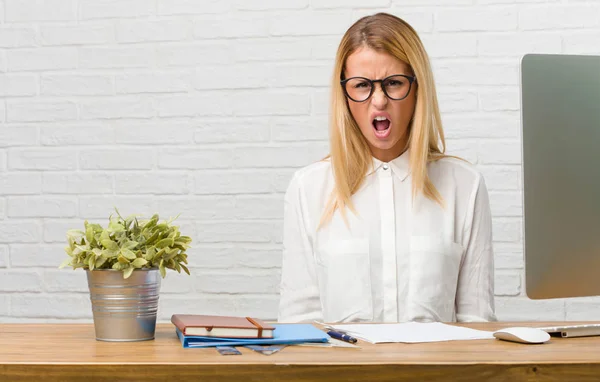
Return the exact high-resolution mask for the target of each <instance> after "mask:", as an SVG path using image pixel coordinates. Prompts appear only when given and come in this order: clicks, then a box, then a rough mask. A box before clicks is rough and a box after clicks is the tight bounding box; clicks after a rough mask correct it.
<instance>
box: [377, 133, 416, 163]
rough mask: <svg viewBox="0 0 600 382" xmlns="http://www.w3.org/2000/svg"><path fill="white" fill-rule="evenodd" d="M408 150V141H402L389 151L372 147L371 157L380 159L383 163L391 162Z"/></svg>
mask: <svg viewBox="0 0 600 382" xmlns="http://www.w3.org/2000/svg"><path fill="white" fill-rule="evenodd" d="M407 149H408V142H407V140H406V139H401V140H399V141H398V143H396V144H395V145H394V147H392V148H389V149H380V148H378V147H371V155H373V157H375V158H377V159H379V160H380V161H382V162H391V161H393V160H394V159H396V158H398V157H399V156H400V155H402V154H403V153H404V152H405V151H406V150H407Z"/></svg>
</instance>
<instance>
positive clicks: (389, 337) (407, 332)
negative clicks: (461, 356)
mask: <svg viewBox="0 0 600 382" xmlns="http://www.w3.org/2000/svg"><path fill="white" fill-rule="evenodd" d="M328 326H329V327H332V328H334V329H337V330H340V331H344V332H347V333H348V334H351V335H353V336H354V337H356V338H359V339H361V340H364V341H367V342H370V343H373V344H376V343H383V342H407V343H418V342H440V341H455V340H481V339H493V338H494V336H493V333H494V332H488V331H485V330H477V329H471V328H465V327H459V326H454V325H448V324H443V323H441V322H406V323H398V324H338V325H328Z"/></svg>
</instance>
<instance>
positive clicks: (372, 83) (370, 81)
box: [340, 74, 417, 102]
mask: <svg viewBox="0 0 600 382" xmlns="http://www.w3.org/2000/svg"><path fill="white" fill-rule="evenodd" d="M392 77H404V78H406V79H407V80H408V82H409V85H408V91H407V92H406V95H405V96H404V97H402V98H392V97H390V96H389V94H387V91H386V90H385V86H383V81H385V80H387V79H390V78H392ZM353 78H362V79H363V80H367V81H369V83H370V84H371V91H370V92H369V95H368V96H367V98H365V99H364V100H362V101H356V100H355V99H354V98H352V97H350V95H349V94H348V90H346V83H347V82H348V81H350V80H351V79H353ZM377 82H379V83H380V85H379V86H381V91H383V94H385V96H386V97H388V98H389V99H391V100H392V101H402V100H403V99H405V98H406V97H408V95H409V94H410V90H411V89H412V84H413V82H417V76H407V75H406V74H392V75H391V76H387V77H385V78H383V79H380V80H371V79H369V78H366V77H360V76H358V77H350V78H346V79H345V80H340V84H341V85H342V89H343V90H344V94H346V97H348V98H350V99H351V100H352V101H354V102H365V101H366V100H368V99H369V98H371V96H372V95H373V92H374V91H375V83H377Z"/></svg>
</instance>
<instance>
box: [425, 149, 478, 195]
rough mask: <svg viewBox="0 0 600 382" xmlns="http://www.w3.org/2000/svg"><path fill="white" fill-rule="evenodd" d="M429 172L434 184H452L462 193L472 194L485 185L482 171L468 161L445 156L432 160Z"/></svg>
mask: <svg viewBox="0 0 600 382" xmlns="http://www.w3.org/2000/svg"><path fill="white" fill-rule="evenodd" d="M428 172H429V176H430V178H431V180H432V181H433V182H434V184H436V185H437V184H451V185H453V186H454V187H455V188H456V189H457V190H458V191H459V192H460V193H466V194H471V193H473V192H476V191H477V190H478V189H479V187H480V186H482V185H483V187H485V182H484V179H483V176H482V174H481V172H480V171H479V170H478V169H477V168H476V167H475V165H473V164H471V163H470V162H468V161H465V160H462V159H460V158H456V157H450V156H445V157H443V158H440V159H438V160H436V161H433V162H430V163H429V165H428Z"/></svg>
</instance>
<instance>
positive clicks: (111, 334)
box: [86, 269, 160, 342]
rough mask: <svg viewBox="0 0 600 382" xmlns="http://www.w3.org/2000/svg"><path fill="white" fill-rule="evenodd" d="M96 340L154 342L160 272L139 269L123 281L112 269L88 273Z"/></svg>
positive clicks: (119, 272)
mask: <svg viewBox="0 0 600 382" xmlns="http://www.w3.org/2000/svg"><path fill="white" fill-rule="evenodd" d="M86 272H87V280H88V286H89V288H90V299H91V301H92V312H93V313H94V328H95V330H96V339H97V340H100V341H121V342H125V341H144V340H152V339H154V332H155V329H156V313H157V312H158V295H159V292H160V273H159V271H158V269H136V270H134V271H133V273H132V274H131V276H129V278H127V279H123V272H122V271H116V270H112V269H95V270H93V271H90V270H87V271H86Z"/></svg>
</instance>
